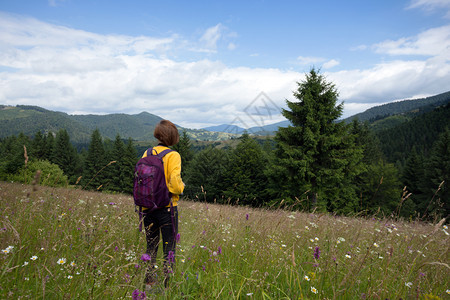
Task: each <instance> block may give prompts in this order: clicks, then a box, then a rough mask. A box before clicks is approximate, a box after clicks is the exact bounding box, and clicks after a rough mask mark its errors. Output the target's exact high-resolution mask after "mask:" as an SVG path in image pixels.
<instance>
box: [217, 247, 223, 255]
mask: <svg viewBox="0 0 450 300" xmlns="http://www.w3.org/2000/svg"><path fill="white" fill-rule="evenodd" d="M217 254H222V247H220V246H219V248H218V249H217Z"/></svg>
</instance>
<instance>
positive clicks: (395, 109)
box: [344, 91, 450, 123]
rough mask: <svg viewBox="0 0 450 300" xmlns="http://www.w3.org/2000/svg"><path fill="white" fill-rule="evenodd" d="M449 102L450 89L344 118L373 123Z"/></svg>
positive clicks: (346, 120)
mask: <svg viewBox="0 0 450 300" xmlns="http://www.w3.org/2000/svg"><path fill="white" fill-rule="evenodd" d="M449 102H450V91H449V92H446V93H442V94H439V95H435V96H431V97H427V98H422V99H413V100H402V101H396V102H391V103H387V104H383V105H379V106H376V107H372V108H369V109H368V110H366V111H364V112H362V113H359V114H356V115H353V116H351V117H348V118H346V119H344V121H345V122H347V123H350V122H351V121H352V120H353V119H358V120H359V121H360V122H365V121H369V122H370V123H372V122H374V121H376V120H380V119H384V118H386V117H388V116H392V115H401V114H405V113H416V114H420V113H425V112H429V111H431V110H433V109H435V108H436V107H439V106H442V105H446V104H447V103H449Z"/></svg>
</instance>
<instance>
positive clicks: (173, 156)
mask: <svg viewBox="0 0 450 300" xmlns="http://www.w3.org/2000/svg"><path fill="white" fill-rule="evenodd" d="M169 154H170V156H169V157H168V170H167V171H168V172H167V173H168V180H167V182H168V184H167V188H168V189H169V192H171V193H172V194H174V195H180V194H182V193H183V190H184V183H183V180H182V179H181V156H180V154H179V153H178V152H175V151H174V152H171V153H169Z"/></svg>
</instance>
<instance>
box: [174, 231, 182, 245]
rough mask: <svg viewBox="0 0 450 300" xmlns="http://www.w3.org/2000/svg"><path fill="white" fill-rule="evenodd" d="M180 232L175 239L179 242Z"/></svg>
mask: <svg viewBox="0 0 450 300" xmlns="http://www.w3.org/2000/svg"><path fill="white" fill-rule="evenodd" d="M180 237H181V236H180V234H179V233H177V236H176V237H175V241H176V242H177V243H179V242H180Z"/></svg>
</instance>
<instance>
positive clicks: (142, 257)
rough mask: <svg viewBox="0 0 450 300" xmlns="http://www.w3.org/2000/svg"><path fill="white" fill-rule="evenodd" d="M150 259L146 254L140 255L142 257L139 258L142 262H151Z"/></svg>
mask: <svg viewBox="0 0 450 300" xmlns="http://www.w3.org/2000/svg"><path fill="white" fill-rule="evenodd" d="M151 259H152V258H151V257H150V255H148V254H147V253H144V254H142V256H141V260H142V261H149V260H151Z"/></svg>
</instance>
